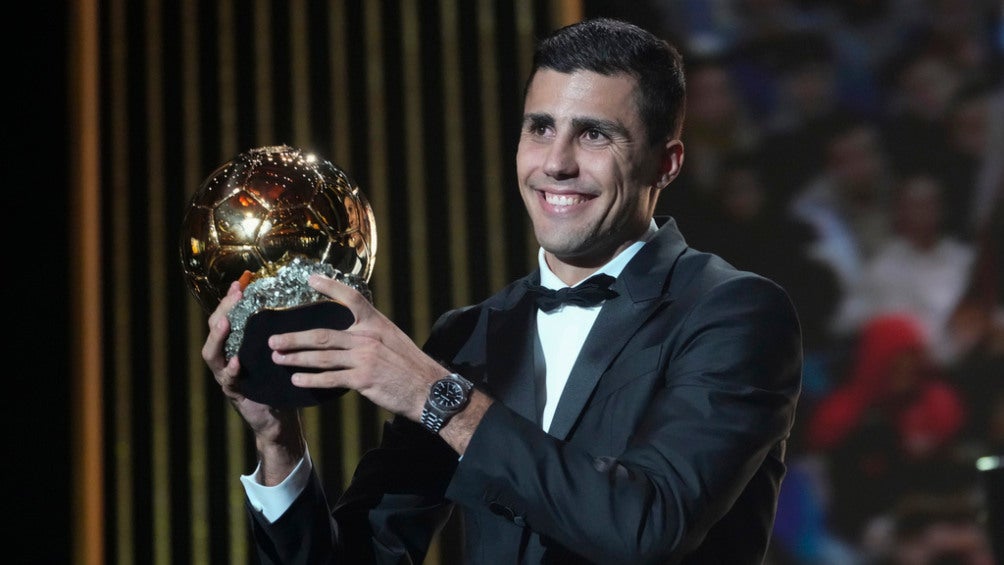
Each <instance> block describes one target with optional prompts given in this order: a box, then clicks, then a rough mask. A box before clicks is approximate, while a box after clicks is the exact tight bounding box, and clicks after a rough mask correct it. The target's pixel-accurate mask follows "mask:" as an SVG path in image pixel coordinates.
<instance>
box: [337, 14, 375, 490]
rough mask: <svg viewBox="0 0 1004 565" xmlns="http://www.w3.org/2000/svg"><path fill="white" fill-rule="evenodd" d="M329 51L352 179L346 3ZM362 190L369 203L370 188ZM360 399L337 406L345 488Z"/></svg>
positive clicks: (341, 161) (357, 446)
mask: <svg viewBox="0 0 1004 565" xmlns="http://www.w3.org/2000/svg"><path fill="white" fill-rule="evenodd" d="M328 9H329V11H328V50H329V51H330V53H331V68H330V69H329V73H330V85H331V103H332V105H333V108H332V116H331V131H332V135H333V138H334V157H333V158H332V161H333V162H334V164H335V165H337V166H339V167H341V168H343V169H345V172H346V173H348V175H349V176H350V177H352V178H353V179H355V178H356V175H355V174H353V172H352V171H351V170H349V167H350V166H351V165H352V139H351V137H350V133H351V131H350V128H349V125H350V124H349V115H350V112H351V109H350V106H349V88H348V84H349V80H350V79H349V71H348V40H347V39H346V25H345V3H344V2H342V1H341V0H336V1H332V2H330V3H329V4H328ZM359 189H360V190H361V191H362V192H363V193H364V194H365V195H366V197H367V199H369V197H370V195H369V192H368V189H367V187H365V186H361V187H359ZM359 403H360V398H359V395H358V394H357V393H355V392H350V393H348V394H343V395H342V396H341V397H340V398H339V400H338V402H337V408H336V409H337V410H338V416H339V418H340V420H339V421H340V423H341V439H340V446H341V451H342V453H341V455H342V483H343V484H342V487H343V488H344V487H347V486H348V484H349V481H350V480H351V479H352V473H353V472H354V471H355V468H356V463H358V461H359V458H360V457H361V456H362V445H361V443H362V442H361V441H360V438H359V433H360V428H359V417H360V416H359Z"/></svg>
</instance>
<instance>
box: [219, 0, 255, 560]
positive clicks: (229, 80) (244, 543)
mask: <svg viewBox="0 0 1004 565" xmlns="http://www.w3.org/2000/svg"><path fill="white" fill-rule="evenodd" d="M218 7H219V11H218V14H219V30H218V31H219V52H220V56H219V69H218V70H217V76H219V79H220V104H219V113H220V148H221V150H222V151H223V155H222V156H221V159H220V162H224V161H226V160H228V159H231V158H233V156H234V155H236V154H237V153H238V147H237V97H236V96H237V77H236V75H235V69H236V68H237V53H236V51H235V46H234V42H235V41H236V32H235V31H234V6H233V0H220V2H219V4H218ZM220 402H224V403H226V404H227V406H226V408H227V410H226V438H227V445H226V448H227V469H226V475H225V476H224V477H223V480H224V481H225V482H224V484H226V485H228V489H227V517H228V518H229V524H228V525H229V531H230V540H229V542H230V563H232V564H233V565H246V564H247V563H249V562H250V551H249V540H248V534H247V516H246V511H245V510H244V488H243V487H242V486H241V483H240V481H239V480H238V479H237V477H238V475H240V474H242V473H246V472H248V469H245V468H244V453H245V452H244V439H245V435H246V434H247V428H246V427H245V424H244V420H243V419H241V417H240V415H238V414H237V412H236V411H235V410H233V409H232V408H231V407H230V405H229V402H226V400H225V399H224V398H223V397H222V395H220Z"/></svg>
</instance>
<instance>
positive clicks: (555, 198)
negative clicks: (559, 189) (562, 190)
mask: <svg viewBox="0 0 1004 565" xmlns="http://www.w3.org/2000/svg"><path fill="white" fill-rule="evenodd" d="M540 193H541V194H542V195H543V196H544V201H545V202H547V203H548V204H550V205H551V206H562V207H564V206H574V205H575V204H581V203H583V202H586V201H588V200H592V198H593V197H592V196H586V195H583V194H555V193H553V192H544V191H540Z"/></svg>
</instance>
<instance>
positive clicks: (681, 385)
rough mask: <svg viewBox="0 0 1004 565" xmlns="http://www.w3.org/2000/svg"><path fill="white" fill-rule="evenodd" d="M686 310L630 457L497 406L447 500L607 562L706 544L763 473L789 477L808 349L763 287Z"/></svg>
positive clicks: (785, 302) (729, 284)
mask: <svg viewBox="0 0 1004 565" xmlns="http://www.w3.org/2000/svg"><path fill="white" fill-rule="evenodd" d="M684 302H685V301H684V300H678V302H677V303H676V304H674V307H675V308H684V310H683V311H682V312H681V311H680V310H676V311H675V312H674V314H672V315H674V316H680V320H681V321H680V322H679V323H675V322H674V323H673V324H666V328H667V329H666V332H667V335H666V336H665V349H666V358H665V362H664V363H661V364H660V369H659V370H660V371H661V372H662V374H661V375H660V376H661V379H660V380H659V388H658V390H656V391H655V393H654V394H653V395H651V396H650V397H649V400H648V401H647V405H646V406H644V407H640V409H641V412H642V413H641V415H640V417H639V418H638V419H637V420H636V422H637V424H636V426H635V429H634V430H633V432H632V434H631V437H630V440H629V441H628V444H627V447H626V449H624V451H623V452H621V453H607V454H600V453H590V452H588V451H587V450H586V449H584V448H582V447H580V446H577V445H576V444H575V443H574V442H565V441H562V440H559V439H558V438H555V437H553V436H550V435H547V434H546V433H544V432H543V431H542V430H540V428H539V427H538V426H537V425H536V424H534V423H533V422H530V421H528V420H526V419H524V418H521V417H520V416H518V415H516V414H515V413H513V412H511V411H510V410H508V409H507V408H505V407H504V406H501V405H500V404H499V403H496V404H494V405H493V406H492V407H491V408H490V409H489V411H488V412H487V413H486V414H485V417H484V419H483V420H482V422H481V424H480V425H479V427H478V429H477V430H476V432H475V435H474V436H473V438H472V439H471V442H470V444H469V446H468V449H467V451H466V453H465V455H464V458H463V460H462V461H461V462H460V465H459V466H458V468H457V471H456V473H455V475H454V478H453V481H452V482H451V484H450V488H449V490H448V491H447V496H448V497H449V498H450V499H452V500H455V501H457V502H458V503H461V504H464V505H467V506H472V507H484V508H486V509H489V510H490V511H496V513H497V514H502V515H504V516H506V517H507V518H508V519H511V520H512V521H514V522H516V523H517V524H519V525H525V526H526V527H529V528H531V529H533V530H534V531H537V532H539V533H541V534H542V535H544V536H547V537H549V538H551V539H553V540H554V541H556V542H557V543H559V544H561V545H563V546H565V547H567V548H571V549H573V550H574V551H576V552H578V553H581V554H582V555H586V556H590V557H591V558H593V559H596V560H598V561H599V562H608V563H614V562H619V563H623V562H631V563H646V562H656V561H660V562H665V561H670V560H674V559H676V558H679V556H680V555H682V554H685V553H687V552H688V551H690V550H692V549H693V548H695V547H696V546H698V545H699V544H700V543H701V541H702V540H704V538H705V536H706V535H707V534H708V532H709V530H710V529H711V528H712V527H713V526H714V525H715V524H716V523H717V522H718V521H719V520H721V519H722V517H723V516H725V514H726V513H727V512H728V511H729V510H730V508H731V507H732V506H733V504H734V503H735V502H736V500H737V499H739V497H740V496H741V495H742V494H743V491H744V489H745V488H746V487H747V485H748V484H749V483H750V481H751V480H752V479H753V478H754V475H756V474H757V473H758V472H760V470H761V467H762V466H764V465H765V464H768V463H770V464H772V465H774V467H773V468H774V469H777V468H783V465H782V464H781V463H780V458H781V456H780V455H779V452H780V451H781V449H782V448H781V446H782V445H783V441H784V440H785V439H786V437H787V435H788V433H789V431H790V428H791V425H792V421H793V417H794V410H795V403H796V400H797V397H798V393H799V387H800V375H801V339H800V334H799V328H798V321H797V317H796V315H795V312H794V309H793V307H792V305H791V302H790V300H789V299H788V297H787V295H786V294H785V293H784V291H783V290H781V289H780V288H779V287H778V286H777V285H775V284H774V283H772V282H770V281H768V280H766V279H763V278H760V277H751V276H742V277H736V278H732V279H730V280H728V281H725V282H721V283H718V284H717V285H715V286H713V287H712V288H710V289H708V290H707V291H706V292H704V293H703V294H701V295H700V296H697V297H694V298H693V299H691V300H689V301H687V302H690V304H691V305H689V306H685V305H684ZM664 315H669V314H667V313H664ZM653 322H656V323H657V322H658V320H655V321H653V320H650V321H649V323H650V324H651V323H653ZM630 409H631V410H635V411H637V410H638V409H639V407H633V408H630ZM587 410H588V408H587ZM611 421H612V422H616V421H617V420H616V418H614V419H612V420H611ZM611 425H614V424H611ZM499 454H504V457H500V456H499ZM768 457H771V458H772V459H774V461H770V462H767V461H766V460H767V459H768ZM781 472H783V471H780V472H777V475H776V476H778V478H777V481H779V480H780V479H779V475H780V473H781ZM776 486H777V485H776V482H775V483H774V487H775V488H776ZM498 509H503V511H502V512H499V511H498ZM766 511H767V512H773V508H772V507H771V508H768V509H767V510H766Z"/></svg>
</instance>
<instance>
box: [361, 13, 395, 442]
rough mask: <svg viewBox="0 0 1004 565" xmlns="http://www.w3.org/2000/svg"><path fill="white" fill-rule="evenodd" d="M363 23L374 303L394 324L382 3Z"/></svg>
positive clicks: (379, 419) (382, 414)
mask: <svg viewBox="0 0 1004 565" xmlns="http://www.w3.org/2000/svg"><path fill="white" fill-rule="evenodd" d="M363 19H364V27H365V32H366V38H365V40H364V43H365V44H366V99H367V100H368V101H369V104H370V108H369V113H368V114H367V118H369V122H370V125H369V139H368V143H369V149H370V162H369V170H370V183H371V185H370V193H371V194H372V195H373V202H372V204H373V214H374V216H376V221H377V233H378V234H380V235H379V242H380V243H379V245H380V253H382V254H383V257H384V260H383V261H381V262H379V263H377V264H376V267H375V268H374V270H373V279H374V281H375V287H376V288H375V289H374V290H373V302H374V303H375V304H376V306H377V308H379V309H380V311H381V312H383V313H384V315H386V316H387V317H388V318H390V319H391V320H393V319H394V289H393V288H391V286H392V285H393V281H394V277H393V275H394V265H393V264H392V261H391V257H393V250H392V249H391V246H392V244H393V241H394V238H395V236H396V234H395V233H394V224H393V223H391V221H390V204H389V202H390V186H389V185H390V179H389V177H388V166H389V164H388V162H387V121H386V115H387V98H386V96H384V92H385V89H386V85H385V82H384V67H383V55H384V53H383V46H384V43H385V41H384V38H383V27H382V25H383V14H382V13H381V12H380V3H379V2H366V4H365V6H364V7H363ZM388 416H389V414H388V413H387V411H386V410H383V409H377V411H376V417H377V424H378V425H382V422H383V421H384V420H386V419H387V418H388Z"/></svg>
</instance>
